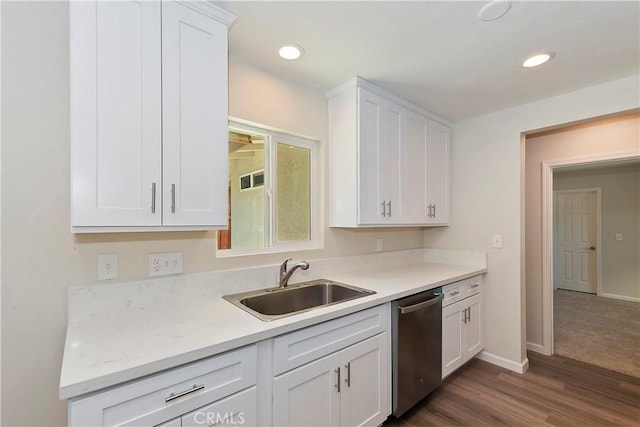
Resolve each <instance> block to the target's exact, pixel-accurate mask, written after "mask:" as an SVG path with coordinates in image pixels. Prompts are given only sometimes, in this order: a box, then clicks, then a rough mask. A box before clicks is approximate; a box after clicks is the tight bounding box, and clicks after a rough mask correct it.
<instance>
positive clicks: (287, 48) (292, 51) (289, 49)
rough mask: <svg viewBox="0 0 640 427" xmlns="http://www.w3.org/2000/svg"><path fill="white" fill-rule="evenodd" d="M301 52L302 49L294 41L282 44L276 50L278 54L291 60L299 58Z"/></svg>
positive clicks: (302, 51)
mask: <svg viewBox="0 0 640 427" xmlns="http://www.w3.org/2000/svg"><path fill="white" fill-rule="evenodd" d="M303 53H304V49H302V48H301V47H300V46H298V45H297V44H294V43H287V44H284V45H282V47H281V48H280V50H278V54H279V55H280V56H281V57H282V58H284V59H286V60H288V61H293V60H295V59H298V58H300V57H301V56H302V54H303Z"/></svg>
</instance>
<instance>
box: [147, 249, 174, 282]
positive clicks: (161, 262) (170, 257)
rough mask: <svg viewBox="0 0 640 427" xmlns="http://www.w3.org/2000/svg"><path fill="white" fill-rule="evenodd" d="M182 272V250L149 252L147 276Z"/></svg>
mask: <svg viewBox="0 0 640 427" xmlns="http://www.w3.org/2000/svg"><path fill="white" fill-rule="evenodd" d="M180 273H182V252H165V253H159V254H149V276H150V277H154V276H167V275H169V274H180Z"/></svg>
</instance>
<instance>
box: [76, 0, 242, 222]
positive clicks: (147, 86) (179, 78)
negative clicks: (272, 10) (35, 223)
mask: <svg viewBox="0 0 640 427" xmlns="http://www.w3.org/2000/svg"><path fill="white" fill-rule="evenodd" d="M234 19H235V17H234V16H233V15H231V14H229V13H228V12H226V11H224V10H222V9H219V8H217V7H215V6H210V5H208V4H206V3H204V2H198V3H179V2H169V1H167V2H159V1H140V2H136V1H121V2H104V1H87V2H71V3H70V55H71V67H70V68H71V70H70V71H71V166H72V170H71V187H72V194H71V205H72V206H71V212H72V218H71V225H72V229H73V231H74V232H96V231H97V232H100V231H151V230H171V229H176V230H177V229H180V230H184V229H188V230H194V229H214V228H224V227H226V224H227V218H226V216H227V197H226V193H227V167H228V166H227V163H228V162H227V117H228V111H227V108H228V107H227V105H228V94H227V31H228V25H229V24H230V23H231V22H233V20H234Z"/></svg>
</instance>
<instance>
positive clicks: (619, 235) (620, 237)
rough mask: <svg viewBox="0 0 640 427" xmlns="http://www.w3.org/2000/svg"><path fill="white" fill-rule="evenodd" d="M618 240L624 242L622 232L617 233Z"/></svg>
mask: <svg viewBox="0 0 640 427" xmlns="http://www.w3.org/2000/svg"><path fill="white" fill-rule="evenodd" d="M616 240H617V241H618V242H622V233H616Z"/></svg>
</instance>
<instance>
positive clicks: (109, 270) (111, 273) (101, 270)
mask: <svg viewBox="0 0 640 427" xmlns="http://www.w3.org/2000/svg"><path fill="white" fill-rule="evenodd" d="M117 278H118V254H105V255H98V280H110V279H117Z"/></svg>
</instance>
